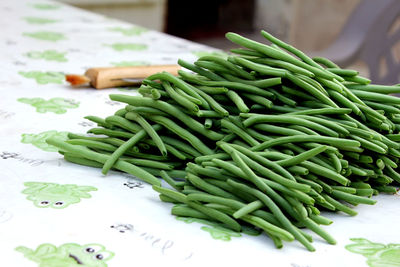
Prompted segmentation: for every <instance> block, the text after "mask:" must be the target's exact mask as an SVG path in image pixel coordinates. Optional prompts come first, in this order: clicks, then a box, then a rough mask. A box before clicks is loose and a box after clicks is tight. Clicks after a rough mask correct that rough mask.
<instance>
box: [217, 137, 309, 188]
mask: <svg viewBox="0 0 400 267" xmlns="http://www.w3.org/2000/svg"><path fill="white" fill-rule="evenodd" d="M218 145H220V143H219V144H218ZM229 146H230V147H232V148H234V149H236V150H237V151H239V152H241V153H242V154H244V155H246V156H247V157H249V158H251V159H253V160H254V161H256V162H258V163H260V164H261V165H263V166H265V167H266V169H265V170H264V173H265V174H266V175H268V177H269V178H270V179H273V180H274V181H276V182H278V183H281V184H283V185H285V186H287V187H290V188H295V189H297V190H300V191H302V192H308V190H309V187H308V186H304V185H299V184H298V183H293V181H295V178H294V177H293V176H292V175H291V174H290V173H289V172H288V171H287V170H286V169H285V168H283V167H282V166H280V165H279V164H277V163H275V162H272V161H270V160H268V159H267V158H265V157H263V156H261V155H260V154H257V153H255V152H253V151H251V150H249V149H247V148H245V147H241V146H237V145H235V144H229ZM275 172H276V173H279V174H280V176H282V177H284V178H286V179H282V178H281V177H280V176H279V175H275Z"/></svg>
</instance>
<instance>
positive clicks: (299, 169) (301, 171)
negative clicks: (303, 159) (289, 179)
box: [288, 166, 309, 175]
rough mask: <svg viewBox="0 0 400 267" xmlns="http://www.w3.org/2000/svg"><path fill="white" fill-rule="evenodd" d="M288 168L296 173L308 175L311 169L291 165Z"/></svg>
mask: <svg viewBox="0 0 400 267" xmlns="http://www.w3.org/2000/svg"><path fill="white" fill-rule="evenodd" d="M288 170H289V171H290V172H291V173H293V174H295V175H306V174H308V173H309V171H308V170H307V169H306V168H303V167H301V166H290V167H288Z"/></svg>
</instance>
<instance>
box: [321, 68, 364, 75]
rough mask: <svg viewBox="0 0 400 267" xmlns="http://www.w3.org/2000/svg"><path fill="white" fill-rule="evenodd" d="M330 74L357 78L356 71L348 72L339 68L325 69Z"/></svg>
mask: <svg viewBox="0 0 400 267" xmlns="http://www.w3.org/2000/svg"><path fill="white" fill-rule="evenodd" d="M326 70H329V71H330V72H332V73H335V74H337V75H339V76H357V75H358V71H356V70H349V69H341V68H327V69H326Z"/></svg>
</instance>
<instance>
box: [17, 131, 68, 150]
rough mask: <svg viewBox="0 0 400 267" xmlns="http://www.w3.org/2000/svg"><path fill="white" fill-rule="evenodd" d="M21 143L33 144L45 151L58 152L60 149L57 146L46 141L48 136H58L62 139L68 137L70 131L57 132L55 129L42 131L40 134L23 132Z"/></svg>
mask: <svg viewBox="0 0 400 267" xmlns="http://www.w3.org/2000/svg"><path fill="white" fill-rule="evenodd" d="M21 137H22V139H21V143H24V144H32V145H34V146H36V147H38V148H40V149H42V150H44V151H48V152H57V151H58V149H57V148H56V147H55V146H52V145H49V144H47V143H46V140H47V138H50V137H57V138H59V139H61V140H67V139H68V132H57V131H55V130H51V131H46V132H41V133H39V134H22V135H21Z"/></svg>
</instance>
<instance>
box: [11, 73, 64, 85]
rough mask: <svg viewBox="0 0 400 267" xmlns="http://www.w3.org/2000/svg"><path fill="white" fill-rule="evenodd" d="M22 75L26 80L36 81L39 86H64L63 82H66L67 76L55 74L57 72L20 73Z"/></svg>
mask: <svg viewBox="0 0 400 267" xmlns="http://www.w3.org/2000/svg"><path fill="white" fill-rule="evenodd" d="M18 73H19V74H20V75H22V76H24V77H25V78H28V79H35V80H36V82H37V83H38V84H49V83H55V84H62V83H63V81H64V80H65V75H64V74H62V73H61V72H55V71H46V72H42V71H28V72H24V71H20V72H18Z"/></svg>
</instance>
